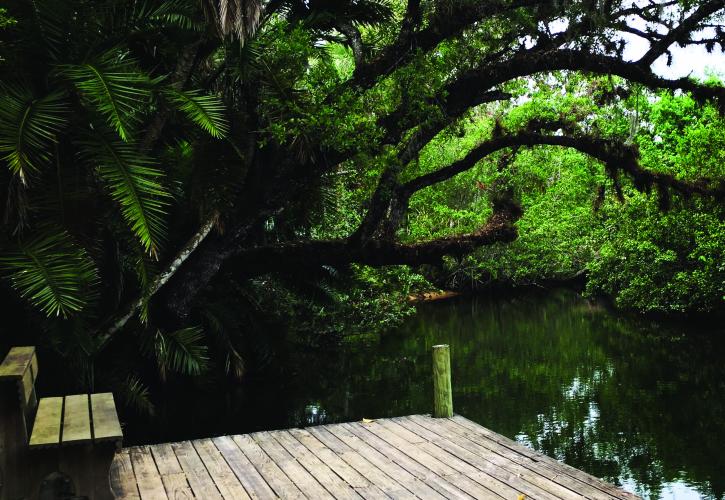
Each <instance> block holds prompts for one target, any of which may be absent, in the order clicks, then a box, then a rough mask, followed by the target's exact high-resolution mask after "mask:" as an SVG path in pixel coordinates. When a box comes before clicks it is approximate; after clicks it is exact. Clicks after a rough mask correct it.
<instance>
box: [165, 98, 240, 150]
mask: <svg viewBox="0 0 725 500" xmlns="http://www.w3.org/2000/svg"><path fill="white" fill-rule="evenodd" d="M166 95H167V97H168V99H169V100H170V101H171V102H172V103H173V104H174V105H175V106H176V107H177V108H178V109H179V110H180V111H181V112H183V113H184V114H185V115H186V116H187V117H188V118H189V119H190V120H191V121H193V122H194V123H196V124H197V125H198V126H199V127H201V128H202V129H204V130H205V131H206V132H208V133H209V135H211V136H212V137H216V138H223V137H225V136H226V135H227V133H228V132H229V125H228V123H227V120H226V118H225V117H224V111H225V107H224V103H222V101H221V100H220V99H219V98H218V97H216V96H212V95H204V94H202V93H201V92H199V91H194V90H191V91H180V90H176V89H172V88H169V89H167V90H166Z"/></svg>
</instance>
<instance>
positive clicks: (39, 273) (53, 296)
mask: <svg viewBox="0 0 725 500" xmlns="http://www.w3.org/2000/svg"><path fill="white" fill-rule="evenodd" d="M0 265H2V267H3V268H5V269H6V270H8V271H9V272H10V274H9V278H10V282H11V283H12V286H13V288H15V289H16V290H17V291H18V292H19V293H20V295H21V296H22V297H24V298H25V299H27V300H28V301H30V303H32V304H33V305H34V306H35V307H37V308H38V309H40V310H41V311H43V312H44V313H45V314H46V315H48V316H63V317H64V318H66V317H68V316H70V315H72V314H74V313H77V312H80V311H82V310H83V309H84V308H85V306H86V305H87V304H88V302H89V300H90V298H92V294H89V289H90V288H91V287H92V285H93V284H94V283H95V282H96V280H97V275H96V268H95V265H94V263H93V261H92V260H91V259H90V257H89V256H88V254H87V253H86V251H85V250H84V249H83V248H80V247H78V246H77V245H75V244H74V243H73V242H72V241H71V239H70V236H69V235H68V234H67V233H66V232H57V233H50V234H45V235H42V236H39V237H37V238H36V239H34V240H32V241H30V242H28V243H24V244H20V245H19V248H18V249H17V251H15V252H11V253H9V254H7V255H6V256H3V257H2V259H0Z"/></svg>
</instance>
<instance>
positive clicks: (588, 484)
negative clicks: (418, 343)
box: [110, 415, 637, 500]
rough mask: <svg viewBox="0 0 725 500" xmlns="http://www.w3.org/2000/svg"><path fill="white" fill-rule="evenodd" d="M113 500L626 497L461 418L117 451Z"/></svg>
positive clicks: (260, 434) (423, 418) (597, 499)
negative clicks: (115, 499) (191, 499)
mask: <svg viewBox="0 0 725 500" xmlns="http://www.w3.org/2000/svg"><path fill="white" fill-rule="evenodd" d="M110 481H111V488H112V490H113V492H114V495H116V497H117V498H120V499H126V498H128V499H141V500H145V499H154V500H156V499H164V498H168V499H172V500H174V499H186V498H203V499H225V500H230V499H246V498H250V499H267V498H270V499H271V498H285V499H287V498H311V499H318V498H319V499H323V498H335V499H345V500H347V499H361V498H362V499H377V498H394V499H398V498H400V499H407V498H423V499H428V498H431V499H441V498H455V499H472V498H474V499H479V498H481V499H488V498H491V499H501V498H504V499H511V500H519V499H520V498H521V496H522V495H523V496H524V497H525V498H527V499H528V498H532V499H538V498H541V499H552V500H553V499H557V500H559V499H567V500H569V499H571V500H573V499H579V498H588V499H593V500H600V499H601V500H612V499H633V498H637V497H636V496H635V495H633V494H631V493H628V492H626V491H624V490H621V489H619V488H617V487H616V486H614V485H611V484H608V483H605V482H603V481H601V480H599V479H597V478H595V477H593V476H591V475H589V474H586V473H584V472H582V471H580V470H577V469H574V468H573V467H570V466H568V465H565V464H562V463H560V462H557V461H556V460H554V459H552V458H550V457H547V456H545V455H542V454H541V453H538V452H536V451H534V450H531V449H529V448H526V447H524V446H522V445H520V444H518V443H515V442H513V441H511V440H510V439H507V438H505V437H503V436H501V435H499V434H496V433H495V432H493V431H490V430H489V429H486V428H485V427H482V426H480V425H478V424H476V423H474V422H472V421H470V420H467V419H465V418H463V417H461V416H458V415H455V416H453V417H452V418H431V417H429V416H423V415H412V416H407V417H397V418H391V419H381V420H375V421H372V422H364V423H363V422H351V423H345V424H331V425H323V426H319V427H310V428H307V429H289V430H281V431H272V432H257V433H253V434H248V435H238V436H221V437H217V438H213V439H200V440H196V441H186V442H181V443H171V444H160V445H152V446H139V447H133V448H127V449H123V450H120V451H119V452H118V453H117V455H116V458H115V459H114V461H113V465H112V467H111V474H110Z"/></svg>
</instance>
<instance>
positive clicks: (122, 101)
mask: <svg viewBox="0 0 725 500" xmlns="http://www.w3.org/2000/svg"><path fill="white" fill-rule="evenodd" d="M62 72H63V74H64V75H65V76H66V77H67V78H68V79H70V80H71V81H72V82H73V84H74V85H75V87H76V88H77V89H78V91H79V92H80V94H81V96H82V97H83V99H84V100H85V101H86V102H87V103H88V104H90V105H91V107H93V108H95V109H96V110H97V111H98V112H99V113H100V114H101V115H102V116H104V118H105V119H106V120H107V122H108V125H109V126H110V127H111V128H113V129H114V130H115V131H116V132H118V135H119V137H120V138H121V139H123V140H124V141H128V140H130V139H131V138H132V133H133V129H134V126H135V125H136V124H138V123H139V122H140V120H141V116H142V114H143V112H144V111H146V110H148V109H149V106H150V105H151V94H152V89H153V87H154V86H155V85H156V84H158V83H159V82H160V80H161V79H160V78H156V79H152V78H150V77H149V76H148V75H146V74H145V73H143V72H141V71H140V70H139V69H138V65H137V63H136V61H134V60H133V59H132V58H131V57H129V56H128V54H127V53H126V52H124V51H120V50H118V49H112V50H110V51H107V52H106V53H104V54H102V55H100V56H99V57H97V58H96V59H94V60H92V61H89V62H87V63H84V64H78V65H66V66H63V68H62Z"/></svg>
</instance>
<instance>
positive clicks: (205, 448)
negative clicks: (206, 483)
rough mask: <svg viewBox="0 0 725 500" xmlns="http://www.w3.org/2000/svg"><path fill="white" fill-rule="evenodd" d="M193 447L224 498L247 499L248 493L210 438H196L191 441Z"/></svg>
mask: <svg viewBox="0 0 725 500" xmlns="http://www.w3.org/2000/svg"><path fill="white" fill-rule="evenodd" d="M192 444H193V445H194V449H196V452H197V453H198V454H199V458H201V460H202V462H204V465H205V466H206V469H207V470H208V471H209V475H210V476H211V478H212V480H213V481H214V484H215V485H216V487H217V489H218V490H219V492H220V493H221V494H222V497H224V498H238V499H239V500H249V498H250V497H249V495H248V494H247V492H246V490H245V489H244V487H243V486H242V484H241V483H240V482H239V480H238V479H237V476H235V475H234V472H232V469H231V468H230V467H229V465H228V464H227V462H226V461H225V460H224V457H222V455H221V453H219V450H217V448H216V446H214V443H213V442H212V441H211V439H198V440H196V441H192Z"/></svg>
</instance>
